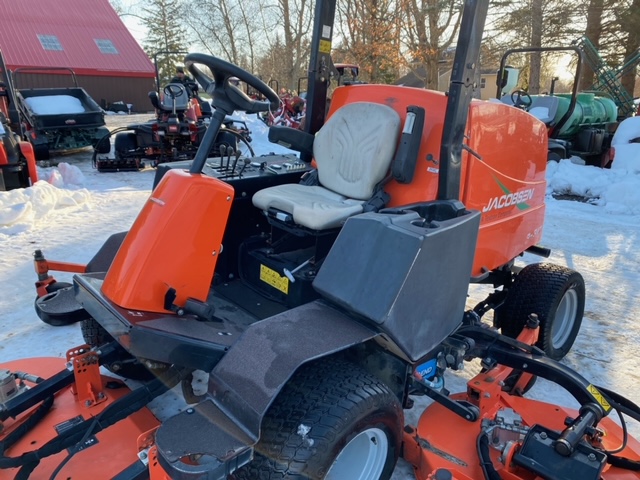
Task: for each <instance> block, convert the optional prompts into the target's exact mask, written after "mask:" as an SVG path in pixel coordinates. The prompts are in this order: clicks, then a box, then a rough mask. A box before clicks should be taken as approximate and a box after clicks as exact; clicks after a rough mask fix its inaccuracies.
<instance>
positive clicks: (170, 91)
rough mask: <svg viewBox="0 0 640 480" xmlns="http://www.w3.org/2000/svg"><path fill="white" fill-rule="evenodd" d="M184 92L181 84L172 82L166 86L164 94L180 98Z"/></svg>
mask: <svg viewBox="0 0 640 480" xmlns="http://www.w3.org/2000/svg"><path fill="white" fill-rule="evenodd" d="M183 93H184V88H182V86H181V85H178V84H175V83H170V84H169V85H167V86H166V87H164V94H165V95H167V96H169V97H171V98H178V97H180V96H182V94H183Z"/></svg>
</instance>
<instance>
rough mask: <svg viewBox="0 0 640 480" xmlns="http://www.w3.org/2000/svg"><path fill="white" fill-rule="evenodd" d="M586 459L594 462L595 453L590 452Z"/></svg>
mask: <svg viewBox="0 0 640 480" xmlns="http://www.w3.org/2000/svg"><path fill="white" fill-rule="evenodd" d="M587 459H588V460H589V461H590V462H595V461H596V454H595V453H590V454H589V455H587Z"/></svg>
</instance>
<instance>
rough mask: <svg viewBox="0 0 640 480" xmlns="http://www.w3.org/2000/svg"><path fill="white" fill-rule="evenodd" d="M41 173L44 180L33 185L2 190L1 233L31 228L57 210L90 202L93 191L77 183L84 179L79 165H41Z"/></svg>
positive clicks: (19, 231) (86, 204) (12, 232)
mask: <svg viewBox="0 0 640 480" xmlns="http://www.w3.org/2000/svg"><path fill="white" fill-rule="evenodd" d="M38 175H39V176H40V179H41V180H40V181H38V182H36V183H35V184H34V185H33V186H32V187H29V188H18V189H15V190H10V191H8V192H0V235H2V234H4V235H16V234H19V233H22V232H25V231H28V230H31V229H32V228H34V226H35V225H36V223H37V222H38V221H39V220H41V219H44V218H45V217H47V216H48V215H49V214H50V213H51V212H52V211H54V210H59V209H63V208H70V207H79V206H89V205H90V203H91V193H90V192H89V191H88V190H87V189H84V188H83V189H79V188H78V187H77V185H81V184H82V183H83V181H84V176H83V175H82V173H81V172H80V170H79V169H78V167H74V166H72V165H69V164H66V163H61V164H60V165H59V166H58V168H47V169H39V170H38ZM66 187H70V188H66Z"/></svg>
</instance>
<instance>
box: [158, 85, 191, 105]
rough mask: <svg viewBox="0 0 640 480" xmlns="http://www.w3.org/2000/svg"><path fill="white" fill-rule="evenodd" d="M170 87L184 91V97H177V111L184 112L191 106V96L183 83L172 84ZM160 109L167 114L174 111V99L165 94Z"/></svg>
mask: <svg viewBox="0 0 640 480" xmlns="http://www.w3.org/2000/svg"><path fill="white" fill-rule="evenodd" d="M170 85H176V86H178V87H180V88H181V89H182V95H180V96H178V97H176V99H175V101H176V110H177V111H184V110H186V109H187V107H188V106H189V95H188V92H187V89H186V88H185V86H184V85H182V84H181V83H171V84H170ZM160 109H161V110H164V111H166V112H172V111H173V98H171V96H170V95H167V94H163V95H162V100H161V101H160Z"/></svg>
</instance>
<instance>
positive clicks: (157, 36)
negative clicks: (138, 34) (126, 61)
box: [140, 0, 187, 85]
mask: <svg viewBox="0 0 640 480" xmlns="http://www.w3.org/2000/svg"><path fill="white" fill-rule="evenodd" d="M141 10H142V13H141V15H140V16H141V18H142V19H143V24H144V25H145V26H146V27H147V36H146V37H145V39H144V42H143V48H144V50H145V51H146V52H147V55H149V57H150V58H151V59H152V60H153V59H155V60H156V61H157V65H158V76H159V78H160V85H165V84H166V83H168V82H169V80H170V79H171V78H172V77H173V75H174V73H175V67H176V66H177V65H180V64H182V62H183V59H184V52H186V51H187V40H186V35H185V30H184V28H183V26H182V25H183V23H184V22H183V18H184V12H183V9H182V2H181V0H149V3H148V4H147V6H145V7H143V8H142V9H141ZM168 52H183V53H168Z"/></svg>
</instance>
